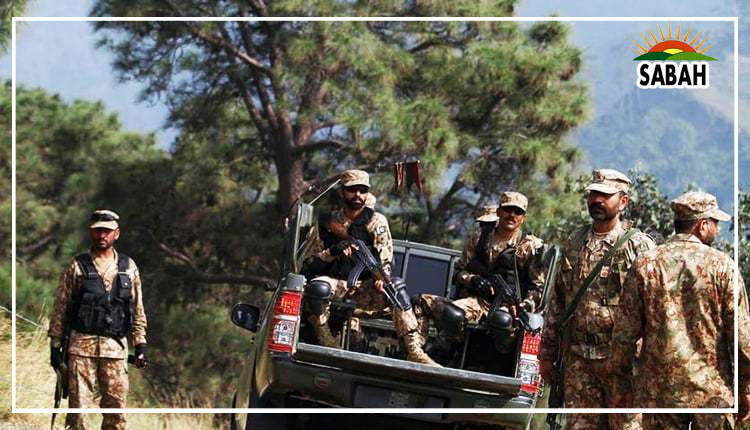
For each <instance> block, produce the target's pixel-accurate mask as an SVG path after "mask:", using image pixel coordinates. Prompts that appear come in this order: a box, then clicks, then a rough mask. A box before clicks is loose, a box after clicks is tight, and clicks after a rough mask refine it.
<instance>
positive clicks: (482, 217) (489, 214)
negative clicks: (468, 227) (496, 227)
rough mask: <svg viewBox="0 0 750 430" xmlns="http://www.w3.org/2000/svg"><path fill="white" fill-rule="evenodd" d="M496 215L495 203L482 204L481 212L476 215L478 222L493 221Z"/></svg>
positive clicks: (495, 219) (496, 218)
mask: <svg viewBox="0 0 750 430" xmlns="http://www.w3.org/2000/svg"><path fill="white" fill-rule="evenodd" d="M498 219H499V218H498V217H497V205H487V206H482V212H481V213H480V214H479V216H478V217H476V220H477V221H479V222H495V221H497V220H498Z"/></svg>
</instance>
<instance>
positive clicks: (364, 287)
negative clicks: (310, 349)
mask: <svg viewBox="0 0 750 430" xmlns="http://www.w3.org/2000/svg"><path fill="white" fill-rule="evenodd" d="M342 178H344V182H343V184H344V185H345V186H350V185H366V186H368V187H369V177H368V176H367V173H365V172H363V171H359V170H348V171H346V172H344V173H343V174H342ZM374 205H375V196H373V195H372V194H370V193H368V194H367V196H366V199H365V210H372V207H373V206H374ZM331 220H332V221H333V222H335V223H337V224H339V225H341V226H343V227H345V228H348V227H349V226H350V225H351V224H352V220H350V219H349V218H347V216H346V215H345V214H344V211H343V210H342V209H339V210H336V211H334V212H333V213H332V214H331ZM319 228H320V225H318V224H316V225H315V226H314V227H313V228H311V229H310V232H309V233H308V235H307V238H306V248H305V251H304V255H305V262H306V263H309V262H311V261H312V260H313V259H318V260H320V261H323V262H325V263H331V262H333V261H334V260H336V259H337V258H346V257H345V256H343V255H341V256H333V255H331V250H330V248H326V247H325V244H324V242H323V240H322V238H321V235H320V232H319ZM365 228H366V230H367V232H368V234H369V236H370V237H371V238H372V241H373V248H374V250H375V252H376V255H377V257H379V258H380V262H381V264H382V265H383V268H384V269H385V271H386V272H388V273H390V272H391V262H392V261H393V238H392V237H391V230H390V228H389V226H388V220H387V219H386V218H385V216H384V215H383V214H381V213H379V212H374V211H373V214H372V217H371V218H370V220H369V221H368V222H367V225H366V226H365ZM312 281H324V282H326V283H328V284H329V285H330V286H331V287H332V293H333V298H335V299H339V300H346V299H349V300H352V301H354V302H355V303H356V309H355V311H354V316H355V318H354V319H353V320H352V328H353V329H354V330H356V329H357V326H358V320H357V319H356V317H374V316H379V315H383V314H385V313H387V311H388V309H387V307H388V304H387V303H386V301H385V295H384V294H383V293H382V292H380V291H377V290H376V289H375V287H374V285H373V279H368V280H365V281H358V282H357V283H356V285H355V286H354V287H353V288H351V289H348V288H347V285H346V279H338V278H335V277H331V276H316V277H314V278H313V279H312ZM400 312H401V311H399V310H396V311H395V312H394V313H395V314H398V313H400ZM329 318H330V307H327V308H326V309H325V311H324V312H323V313H322V314H321V315H314V314H310V315H308V317H307V320H308V322H310V323H311V324H312V326H313V328H314V329H315V333H316V335H317V337H318V341H319V342H320V344H321V345H324V346H329V347H335V346H337V345H338V342H337V341H336V339H334V338H333V336H332V335H331V333H330V329H329V328H328V319H329ZM401 319H402V320H404V319H405V320H407V321H408V320H409V318H408V317H406V318H401ZM413 324H414V323H413Z"/></svg>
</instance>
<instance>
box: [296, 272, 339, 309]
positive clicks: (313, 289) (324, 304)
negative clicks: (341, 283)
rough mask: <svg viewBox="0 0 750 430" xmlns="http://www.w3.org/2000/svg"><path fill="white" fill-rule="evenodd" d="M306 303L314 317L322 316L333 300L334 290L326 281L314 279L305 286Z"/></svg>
mask: <svg viewBox="0 0 750 430" xmlns="http://www.w3.org/2000/svg"><path fill="white" fill-rule="evenodd" d="M303 295H304V297H305V303H307V309H308V310H309V311H310V313H312V314H313V315H322V314H323V312H325V311H326V309H328V306H329V305H330V304H331V299H332V298H333V288H332V287H331V284H329V283H328V282H326V281H321V280H315V279H313V280H312V281H310V282H309V283H308V284H307V285H306V286H305V292H304V294H303Z"/></svg>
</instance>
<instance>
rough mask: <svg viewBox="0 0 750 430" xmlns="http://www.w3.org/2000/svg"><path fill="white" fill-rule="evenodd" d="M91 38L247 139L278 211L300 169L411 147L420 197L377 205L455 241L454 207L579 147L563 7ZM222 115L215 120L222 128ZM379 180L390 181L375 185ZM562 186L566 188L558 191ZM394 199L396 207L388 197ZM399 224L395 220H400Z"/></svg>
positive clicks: (177, 114)
mask: <svg viewBox="0 0 750 430" xmlns="http://www.w3.org/2000/svg"><path fill="white" fill-rule="evenodd" d="M131 3H132V2H125V1H122V0H101V1H98V2H97V3H96V5H95V7H94V9H93V11H92V14H93V15H95V16H108V15H116V16H127V15H134V14H135V15H140V14H145V15H152V16H155V15H164V16H168V15H189V14H191V13H209V14H218V15H225V16H238V15H285V16H305V15H310V14H316V15H317V14H343V13H346V14H351V15H362V14H369V15H390V14H396V13H400V14H403V13H407V14H411V15H423V14H424V15H432V16H435V15H437V16H440V15H443V14H459V15H461V14H468V15H473V16H476V15H477V14H488V15H503V14H507V13H508V12H510V11H511V10H512V7H513V3H514V2H512V1H504V2H452V3H451V4H450V5H447V4H435V3H428V2H407V3H406V4H402V3H400V2H391V3H389V2H381V3H372V2H339V1H318V2H296V1H282V2H273V3H272V4H271V5H270V6H269V9H265V7H264V6H263V5H262V4H260V3H251V4H250V5H249V6H246V5H245V4H244V3H240V2H232V1H229V2H221V3H215V4H211V3H207V2H199V1H193V2H180V3H167V2H155V1H154V2H151V1H145V2H139V3H138V5H137V6H133V5H132V4H131ZM97 29H98V30H99V31H100V32H101V34H102V36H103V37H102V39H101V45H102V46H104V47H106V48H107V49H109V50H111V51H112V52H113V53H115V55H116V57H117V61H116V63H115V66H116V70H117V72H118V73H119V75H120V77H121V78H122V79H134V80H139V81H141V82H143V83H144V84H145V90H144V93H143V97H144V98H147V99H153V98H157V97H160V98H163V99H165V100H167V101H168V103H169V104H170V106H171V107H172V111H171V112H172V113H171V118H170V121H171V123H172V124H173V125H176V126H178V127H182V128H183V130H185V131H187V132H191V133H204V131H205V130H212V132H215V133H217V135H218V136H222V137H223V138H224V139H225V140H224V141H222V142H221V143H217V144H219V145H224V144H227V145H233V146H238V147H239V148H240V149H239V151H240V152H241V153H243V154H253V155H254V160H256V163H257V165H258V167H259V168H260V170H259V171H260V172H262V173H264V174H265V175H264V176H263V177H260V176H261V175H259V178H258V183H259V184H262V187H261V188H260V189H261V190H262V191H263V193H264V195H265V194H267V193H268V192H273V193H275V200H274V203H275V204H276V212H275V213H274V214H269V216H272V217H275V218H276V219H277V220H279V221H280V220H281V218H282V217H283V216H284V214H285V211H286V209H287V208H288V207H289V206H290V205H291V203H292V202H293V201H294V200H296V199H297V198H298V197H299V196H300V195H302V193H303V192H304V191H305V190H306V189H307V185H308V184H310V183H313V184H314V183H317V182H319V181H321V180H323V179H325V178H330V177H331V176H333V175H334V174H335V173H336V172H338V171H340V170H341V169H343V168H349V167H352V166H358V167H361V168H365V169H367V170H369V171H371V172H382V171H389V170H390V166H391V164H392V163H393V162H394V161H402V160H408V159H415V158H418V159H420V160H421V162H422V165H423V166H424V171H423V176H424V179H425V181H426V182H427V187H426V189H427V193H426V195H425V198H424V199H422V200H420V201H419V202H411V203H402V202H401V201H394V197H395V196H392V195H381V196H379V197H380V202H381V205H382V207H383V209H384V210H385V211H390V212H394V211H395V212H409V213H412V214H413V217H412V218H414V219H417V218H418V219H419V222H418V223H416V224H412V225H415V228H414V229H413V230H412V232H413V233H415V234H416V235H417V237H418V238H420V239H423V240H424V239H427V238H429V239H430V240H431V241H433V242H436V243H449V242H451V241H455V240H457V239H458V238H460V237H461V236H462V235H463V234H464V233H465V231H464V230H463V227H462V226H461V225H460V223H459V219H462V218H466V216H467V215H468V214H470V213H471V212H474V211H475V210H476V209H477V208H478V207H479V206H481V205H482V204H485V203H487V202H490V201H493V200H494V199H496V198H497V196H498V193H499V192H500V191H502V190H503V189H508V188H509V189H519V190H520V191H522V192H526V193H527V194H529V196H530V197H531V199H532V200H536V199H538V201H539V202H540V203H541V204H544V205H548V204H550V205H552V208H548V207H547V206H540V207H539V210H540V211H544V212H554V211H558V210H562V207H561V205H560V204H559V203H558V202H556V201H555V202H553V201H552V200H550V199H546V198H545V197H544V196H546V195H549V194H560V193H562V192H563V191H564V189H563V188H561V187H562V184H563V181H564V179H563V178H564V177H565V174H566V173H567V171H568V166H569V165H570V163H571V162H572V161H574V160H576V159H577V158H578V156H579V155H578V153H577V151H576V150H575V149H574V148H573V147H571V146H569V145H568V144H566V143H565V142H564V140H563V137H564V136H565V134H566V133H567V131H568V130H570V129H571V128H573V127H575V126H576V125H577V124H580V123H581V122H582V121H583V119H584V118H585V113H586V108H587V95H586V91H585V88H584V87H583V86H582V85H581V84H580V83H579V82H577V81H576V80H575V79H573V78H574V77H575V76H576V74H577V72H578V70H579V69H580V66H581V54H580V51H579V50H578V49H577V48H575V47H573V46H571V45H570V44H569V43H568V41H567V35H568V32H569V29H568V27H566V26H565V25H564V24H561V23H538V24H535V25H531V26H520V25H518V24H516V23H510V22H278V23H257V22H228V23H209V22H200V23H199V22H196V23H179V22H143V23H140V22H139V23H123V22H101V23H97ZM230 129H231V132H229V131H224V130H230ZM383 188H384V189H387V188H389V187H388V185H384V186H383ZM562 200H566V198H565V197H563V199H562ZM396 206H398V208H396ZM395 227H396V228H397V229H398V228H400V226H399V225H396V226H395Z"/></svg>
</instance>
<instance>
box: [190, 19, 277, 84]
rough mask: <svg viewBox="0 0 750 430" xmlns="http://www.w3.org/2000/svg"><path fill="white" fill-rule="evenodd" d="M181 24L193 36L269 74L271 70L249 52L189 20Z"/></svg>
mask: <svg viewBox="0 0 750 430" xmlns="http://www.w3.org/2000/svg"><path fill="white" fill-rule="evenodd" d="M183 24H184V25H185V27H187V28H188V30H190V32H191V33H193V35H194V36H195V37H197V38H199V39H201V40H203V41H204V42H207V43H209V44H211V45H213V46H216V47H219V48H222V49H224V50H225V51H227V52H228V53H230V54H231V55H233V56H235V57H237V58H239V59H240V60H241V61H242V62H244V63H245V64H247V65H248V66H250V67H252V68H253V69H255V70H258V71H261V72H263V73H264V74H267V75H270V74H271V70H269V69H268V67H266V66H264V65H263V64H262V63H261V62H260V61H259V60H257V59H256V58H254V57H251V56H250V55H249V54H247V53H245V52H242V51H240V50H239V49H237V48H236V47H235V46H234V45H233V44H232V43H230V42H228V41H227V40H225V39H224V38H220V37H217V36H214V35H212V34H206V33H204V32H202V31H200V30H199V29H198V28H197V27H196V26H195V25H194V24H192V23H191V22H189V21H184V22H183Z"/></svg>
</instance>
